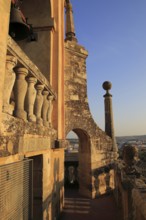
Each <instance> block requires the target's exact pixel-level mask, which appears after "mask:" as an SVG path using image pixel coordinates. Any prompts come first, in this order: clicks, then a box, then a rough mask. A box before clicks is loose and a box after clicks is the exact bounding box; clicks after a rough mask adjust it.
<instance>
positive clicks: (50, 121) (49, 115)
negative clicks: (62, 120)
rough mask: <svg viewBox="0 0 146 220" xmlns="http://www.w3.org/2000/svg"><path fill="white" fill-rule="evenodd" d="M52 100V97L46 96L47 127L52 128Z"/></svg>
mask: <svg viewBox="0 0 146 220" xmlns="http://www.w3.org/2000/svg"><path fill="white" fill-rule="evenodd" d="M53 99H54V97H53V96H52V95H49V96H48V100H49V107H48V122H49V127H50V128H51V127H52V111H53Z"/></svg>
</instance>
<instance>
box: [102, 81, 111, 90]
mask: <svg viewBox="0 0 146 220" xmlns="http://www.w3.org/2000/svg"><path fill="white" fill-rule="evenodd" d="M102 87H103V89H104V90H106V91H108V90H110V89H111V88H112V83H111V82H109V81H105V82H104V83H103V84H102Z"/></svg>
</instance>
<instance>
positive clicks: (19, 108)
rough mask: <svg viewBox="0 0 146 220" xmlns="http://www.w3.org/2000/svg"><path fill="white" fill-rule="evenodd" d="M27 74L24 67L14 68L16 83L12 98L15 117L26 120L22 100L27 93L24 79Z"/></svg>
mask: <svg viewBox="0 0 146 220" xmlns="http://www.w3.org/2000/svg"><path fill="white" fill-rule="evenodd" d="M27 74H28V70H27V69H26V68H24V67H19V68H16V82H15V86H14V96H15V100H16V103H15V111H14V114H15V116H16V117H18V118H21V119H24V120H26V119H27V114H26V112H25V111H24V99H25V96H26V92H27V82H26V80H25V77H26V76H27Z"/></svg>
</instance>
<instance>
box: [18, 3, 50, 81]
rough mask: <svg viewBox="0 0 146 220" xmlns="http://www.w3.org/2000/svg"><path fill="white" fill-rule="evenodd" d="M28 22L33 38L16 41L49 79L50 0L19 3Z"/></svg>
mask: <svg viewBox="0 0 146 220" xmlns="http://www.w3.org/2000/svg"><path fill="white" fill-rule="evenodd" d="M20 9H21V11H22V13H23V14H24V16H25V17H26V18H28V19H27V20H28V21H27V22H28V24H31V25H32V27H33V33H34V36H35V40H32V38H30V37H29V38H28V39H25V40H23V41H18V42H17V43H18V44H19V46H20V47H21V48H22V49H23V51H24V52H25V53H26V55H28V57H29V58H30V59H31V60H32V62H33V63H34V64H35V65H36V66H37V67H38V68H39V69H40V70H41V72H42V73H43V75H44V76H45V77H46V78H47V79H48V80H50V72H51V47H52V40H53V39H52V34H51V32H52V30H53V29H54V19H53V18H52V4H51V1H50V0H44V1H43V3H42V1H41V0H37V1H35V0H25V1H23V2H22V4H20Z"/></svg>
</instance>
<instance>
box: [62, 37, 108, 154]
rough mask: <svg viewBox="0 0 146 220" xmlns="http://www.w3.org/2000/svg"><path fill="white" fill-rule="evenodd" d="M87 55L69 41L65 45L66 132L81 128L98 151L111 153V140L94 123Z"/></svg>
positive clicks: (81, 48)
mask: <svg viewBox="0 0 146 220" xmlns="http://www.w3.org/2000/svg"><path fill="white" fill-rule="evenodd" d="M87 55H88V53H87V51H86V50H85V49H84V48H83V47H82V46H80V45H78V44H76V43H74V42H69V41H68V42H66V43H65V116H66V120H65V125H66V127H65V128H66V129H65V130H66V134H68V132H70V131H71V130H74V129H77V128H80V129H82V130H84V131H86V132H87V133H88V135H89V136H90V138H92V140H94V145H96V149H98V150H108V151H110V150H111V148H112V143H111V138H109V137H108V136H107V135H106V134H105V132H103V131H102V130H101V129H100V128H99V127H98V126H97V124H96V123H95V122H94V120H93V118H92V115H91V113H90V109H89V105H88V98H87V80H86V58H87ZM92 145H93V144H92Z"/></svg>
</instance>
